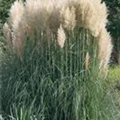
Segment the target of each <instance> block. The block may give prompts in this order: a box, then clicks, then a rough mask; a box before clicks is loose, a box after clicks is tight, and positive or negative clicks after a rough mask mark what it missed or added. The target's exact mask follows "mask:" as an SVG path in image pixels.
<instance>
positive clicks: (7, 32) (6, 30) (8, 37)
mask: <svg viewBox="0 0 120 120" xmlns="http://www.w3.org/2000/svg"><path fill="white" fill-rule="evenodd" d="M3 34H4V36H5V40H6V43H7V45H8V48H9V49H12V47H13V43H12V33H11V29H10V27H9V25H8V24H7V23H5V24H4V26H3Z"/></svg>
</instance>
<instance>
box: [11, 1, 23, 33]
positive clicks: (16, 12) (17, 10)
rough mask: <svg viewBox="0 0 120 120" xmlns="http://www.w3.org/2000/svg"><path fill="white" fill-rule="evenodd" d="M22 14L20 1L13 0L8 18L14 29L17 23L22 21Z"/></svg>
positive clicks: (17, 25) (16, 27)
mask: <svg viewBox="0 0 120 120" xmlns="http://www.w3.org/2000/svg"><path fill="white" fill-rule="evenodd" d="M23 15H24V5H23V3H22V1H15V2H14V4H13V5H12V7H11V9H10V19H11V22H12V27H13V29H14V31H15V30H16V29H18V27H19V23H20V22H22V19H23Z"/></svg>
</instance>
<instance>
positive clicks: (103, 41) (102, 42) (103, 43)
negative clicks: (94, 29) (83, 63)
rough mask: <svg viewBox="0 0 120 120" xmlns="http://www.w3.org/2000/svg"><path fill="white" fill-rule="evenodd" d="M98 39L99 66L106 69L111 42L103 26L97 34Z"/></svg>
mask: <svg viewBox="0 0 120 120" xmlns="http://www.w3.org/2000/svg"><path fill="white" fill-rule="evenodd" d="M98 40H99V55H98V58H99V60H100V68H101V67H102V68H103V69H104V70H107V68H108V64H109V60H110V57H111V52H112V43H111V37H110V35H109V33H108V32H107V31H106V29H105V28H104V29H102V30H101V32H100V34H99V36H98Z"/></svg>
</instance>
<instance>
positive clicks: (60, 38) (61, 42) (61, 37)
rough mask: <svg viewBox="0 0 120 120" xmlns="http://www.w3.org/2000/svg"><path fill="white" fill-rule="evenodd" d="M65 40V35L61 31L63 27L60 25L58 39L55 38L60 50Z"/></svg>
mask: <svg viewBox="0 0 120 120" xmlns="http://www.w3.org/2000/svg"><path fill="white" fill-rule="evenodd" d="M65 40H66V35H65V32H64V29H63V27H62V25H61V26H60V28H58V38H57V41H58V45H59V46H60V47H61V48H63V47H64V44H65Z"/></svg>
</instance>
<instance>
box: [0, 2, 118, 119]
mask: <svg viewBox="0 0 120 120" xmlns="http://www.w3.org/2000/svg"><path fill="white" fill-rule="evenodd" d="M98 13H99V14H98ZM106 23H107V9H106V6H105V4H104V3H101V1H100V0H96V1H95V0H92V2H91V1H89V0H69V1H68V0H63V1H62V2H61V1H60V0H58V1H56V0H52V1H49V0H41V1H40V0H27V1H26V2H24V3H23V2H22V1H16V2H15V3H14V4H13V5H12V7H11V9H10V18H9V20H8V22H7V23H5V26H4V29H3V31H4V35H5V38H6V46H7V47H6V51H5V52H2V54H1V63H0V80H1V84H2V88H1V96H2V100H1V103H2V104H1V105H2V114H3V116H4V117H5V118H6V119H10V120H14V119H15V120H36V119H38V120H113V119H116V120H117V116H116V113H117V109H116V107H115V106H114V103H113V101H111V98H109V96H110V95H107V93H106V92H105V91H104V87H103V85H102V82H103V79H104V77H103V76H104V75H105V74H104V75H103V76H101V73H103V72H104V73H106V70H107V69H108V63H109V58H110V54H111V50H112V44H111V39H110V36H109V33H108V32H107V31H106V28H105V26H106Z"/></svg>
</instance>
